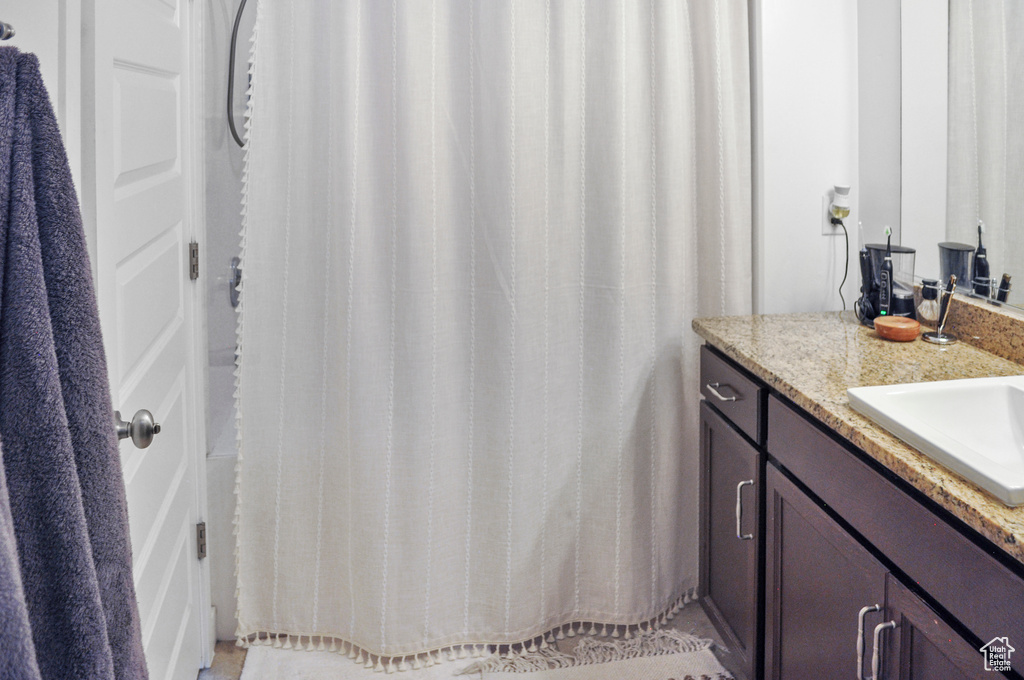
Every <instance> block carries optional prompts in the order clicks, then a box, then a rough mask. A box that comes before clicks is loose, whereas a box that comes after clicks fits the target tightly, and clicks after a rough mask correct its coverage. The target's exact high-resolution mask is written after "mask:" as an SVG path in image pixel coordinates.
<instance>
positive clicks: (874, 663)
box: [867, 621, 896, 680]
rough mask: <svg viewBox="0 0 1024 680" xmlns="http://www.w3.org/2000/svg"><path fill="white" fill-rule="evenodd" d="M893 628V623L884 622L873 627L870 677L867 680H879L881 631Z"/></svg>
mask: <svg viewBox="0 0 1024 680" xmlns="http://www.w3.org/2000/svg"><path fill="white" fill-rule="evenodd" d="M895 627H896V622H895V621H886V622H885V623H880V624H878V625H877V626H875V644H874V648H873V649H872V651H871V677H870V678H868V679H867V680H881V678H879V668H881V665H882V659H881V656H882V655H881V654H879V649H880V648H881V640H880V638H881V637H882V631H883V630H885V629H886V628H895Z"/></svg>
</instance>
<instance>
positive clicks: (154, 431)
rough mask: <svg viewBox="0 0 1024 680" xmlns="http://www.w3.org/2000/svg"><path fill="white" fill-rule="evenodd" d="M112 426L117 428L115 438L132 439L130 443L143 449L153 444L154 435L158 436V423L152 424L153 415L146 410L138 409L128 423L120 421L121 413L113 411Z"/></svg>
mask: <svg viewBox="0 0 1024 680" xmlns="http://www.w3.org/2000/svg"><path fill="white" fill-rule="evenodd" d="M114 425H115V426H117V438H118V439H119V440H121V439H127V438H128V437H131V438H132V443H133V444H135V446H137V447H138V448H140V449H144V448H146V447H147V446H149V445H150V444H152V443H153V437H154V435H158V434H160V423H157V422H154V420H153V414H152V413H150V412H149V411H147V410H146V409H144V408H143V409H139V410H138V411H136V412H135V415H134V416H132V421H131V422H130V423H129V422H127V421H125V420H121V412H120V411H114Z"/></svg>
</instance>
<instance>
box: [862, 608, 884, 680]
mask: <svg viewBox="0 0 1024 680" xmlns="http://www.w3.org/2000/svg"><path fill="white" fill-rule="evenodd" d="M881 609H882V606H881V605H877V604H876V605H871V606H868V607H863V608H862V609H861V610H860V613H859V614H857V680H867V678H865V677H864V617H865V616H866V615H867V613H868V612H877V611H880V610H881Z"/></svg>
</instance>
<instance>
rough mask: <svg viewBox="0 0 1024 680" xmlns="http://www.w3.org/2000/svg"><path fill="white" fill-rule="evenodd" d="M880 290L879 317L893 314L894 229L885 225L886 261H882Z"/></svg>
mask: <svg viewBox="0 0 1024 680" xmlns="http://www.w3.org/2000/svg"><path fill="white" fill-rule="evenodd" d="M880 274H881V275H880V277H879V279H880V281H879V289H878V316H889V315H890V313H891V312H892V229H890V228H889V225H885V259H884V260H882V271H881V272H880Z"/></svg>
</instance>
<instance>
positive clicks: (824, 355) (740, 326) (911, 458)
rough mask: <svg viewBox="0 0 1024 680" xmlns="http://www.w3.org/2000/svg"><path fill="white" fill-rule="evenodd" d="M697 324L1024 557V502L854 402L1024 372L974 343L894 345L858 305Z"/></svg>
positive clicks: (734, 355) (987, 534) (1016, 555)
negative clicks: (971, 476) (893, 389)
mask: <svg viewBox="0 0 1024 680" xmlns="http://www.w3.org/2000/svg"><path fill="white" fill-rule="evenodd" d="M693 329H694V331H696V332H697V334H698V335H700V336H701V337H702V338H704V339H705V340H706V341H707V342H708V343H709V344H711V345H714V346H715V347H716V348H718V349H720V350H721V351H722V352H724V353H725V354H726V355H728V356H729V357H731V358H732V359H733V360H735V361H736V362H737V363H739V364H740V365H741V366H743V367H744V368H746V369H747V370H748V371H750V372H751V373H753V374H754V375H756V376H757V377H759V378H760V379H761V380H763V381H764V382H765V383H767V384H768V385H769V386H771V387H772V388H774V389H775V390H777V391H778V392H779V393H780V394H783V395H785V396H786V397H788V398H789V399H791V400H792V401H793V402H794V403H795V404H797V405H798V406H800V407H801V408H803V409H804V410H805V411H807V412H808V413H809V414H810V415H811V416H813V417H815V418H817V419H818V420H819V421H821V422H822V423H823V424H824V425H826V426H827V427H829V428H831V429H832V430H834V431H835V432H836V433H837V434H839V435H840V436H841V437H843V438H845V439H847V440H848V441H850V442H851V443H852V444H854V445H855V446H856V447H858V448H859V449H861V450H863V451H864V452H866V453H867V455H869V456H871V457H872V458H874V459H875V460H877V461H878V462H879V463H881V464H882V465H884V466H885V467H887V468H888V469H890V470H891V471H892V472H894V473H895V474H896V475H897V476H899V477H901V478H902V479H904V480H905V481H907V482H908V483H909V484H911V485H912V486H914V487H915V488H917V489H918V490H920V491H921V492H922V493H924V494H925V495H926V496H928V497H929V498H931V499H932V500H934V501H935V502H936V503H938V504H939V505H941V506H942V507H944V508H946V509H947V510H949V511H950V512H951V513H953V514H954V515H956V516H957V517H959V518H960V519H962V520H963V521H964V522H965V523H966V524H967V525H968V526H970V527H972V528H974V529H975V530H977V531H978V532H979V533H981V534H982V535H983V536H985V537H986V538H988V539H989V540H991V541H992V542H993V543H995V544H996V545H997V546H1000V547H1001V548H1002V549H1003V550H1004V551H1006V553H1008V554H1009V555H1010V556H1011V557H1013V558H1014V559H1016V560H1018V561H1020V562H1024V506H1020V507H1017V508H1011V507H1008V506H1006V505H1004V504H1003V503H1002V502H1001V501H999V500H998V499H997V498H995V497H994V496H992V495H990V494H989V493H988V492H987V491H984V490H983V489H981V488H980V487H978V486H977V485H975V484H974V483H973V482H969V481H967V480H966V479H964V478H963V477H961V476H960V475H958V474H956V473H955V472H952V471H950V470H948V469H946V468H945V467H943V466H942V465H939V464H938V463H935V462H933V461H932V460H931V459H930V458H928V457H926V456H925V455H924V454H922V453H920V452H918V451H917V449H914V448H912V447H911V446H909V445H907V444H905V443H903V442H902V441H900V440H899V439H897V438H896V437H894V436H893V435H891V434H889V433H888V432H886V431H885V430H883V429H882V428H881V427H879V426H877V425H875V424H874V423H872V422H871V421H870V420H868V419H867V418H865V417H864V416H862V415H860V414H859V413H857V412H856V411H854V410H853V409H852V408H850V402H849V399H847V396H846V390H847V388H849V387H860V386H867V385H891V384H896V383H906V382H927V381H932V380H955V379H958V378H980V377H986V376H1003V375H1021V374H1024V365H1021V364H1018V363H1014V362H1013V361H1009V360H1007V359H1003V358H1000V357H998V356H996V355H994V354H990V353H988V352H985V351H983V350H980V349H977V348H975V347H972V346H971V345H968V344H966V343H963V342H960V343H956V344H955V345H951V346H947V347H939V346H937V345H932V344H929V343H926V342H924V341H923V340H920V339H918V340H916V341H914V342H889V341H887V340H883V339H882V338H881V337H879V336H878V335H877V334H876V333H875V331H873V330H871V329H869V328H865V327H864V326H861V325H860V324H859V323H858V322H857V319H856V317H855V316H854V314H853V313H852V312H824V313H815V314H778V315H775V314H772V315H765V316H735V317H718V318H708V319H696V320H694V322H693Z"/></svg>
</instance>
